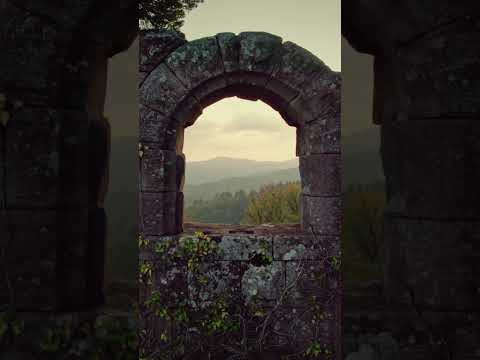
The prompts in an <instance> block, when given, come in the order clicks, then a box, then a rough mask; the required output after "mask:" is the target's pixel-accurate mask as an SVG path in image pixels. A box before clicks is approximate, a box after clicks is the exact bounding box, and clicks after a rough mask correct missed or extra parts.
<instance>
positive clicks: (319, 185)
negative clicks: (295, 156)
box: [300, 154, 342, 196]
mask: <svg viewBox="0 0 480 360" xmlns="http://www.w3.org/2000/svg"><path fill="white" fill-rule="evenodd" d="M341 161H342V159H341V155H340V154H321V155H305V156H300V177H301V181H302V192H303V193H304V194H305V195H314V196H319V195H340V194H341V191H342V190H341V188H342V186H341V185H342V178H341Z"/></svg>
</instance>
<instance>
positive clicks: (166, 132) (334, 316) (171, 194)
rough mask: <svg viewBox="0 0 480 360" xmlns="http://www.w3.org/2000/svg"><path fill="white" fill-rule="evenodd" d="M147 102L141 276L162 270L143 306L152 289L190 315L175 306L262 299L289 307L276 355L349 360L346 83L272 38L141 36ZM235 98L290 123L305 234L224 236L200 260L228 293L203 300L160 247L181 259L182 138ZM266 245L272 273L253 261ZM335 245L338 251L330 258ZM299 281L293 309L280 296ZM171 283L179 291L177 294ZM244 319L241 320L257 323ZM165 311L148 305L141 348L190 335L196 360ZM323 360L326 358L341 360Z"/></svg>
mask: <svg viewBox="0 0 480 360" xmlns="http://www.w3.org/2000/svg"><path fill="white" fill-rule="evenodd" d="M139 93H140V145H139V156H140V194H139V198H140V217H139V224H140V232H141V239H143V240H142V241H143V242H145V243H148V244H149V245H148V246H145V247H143V248H142V249H141V261H143V263H141V269H143V270H144V271H143V273H144V275H145V274H148V273H149V270H150V266H151V264H157V265H155V266H154V269H153V271H152V275H151V276H152V278H153V280H152V283H151V284H150V288H149V286H147V287H146V289H144V292H143V295H142V301H143V303H144V304H146V303H148V302H149V301H148V298H149V296H150V297H151V296H152V294H155V289H156V290H157V291H160V293H163V294H169V295H168V297H169V300H168V299H165V298H164V299H163V301H164V303H170V302H171V303H170V306H171V307H172V308H174V307H175V305H174V304H177V307H178V308H181V306H180V305H178V304H179V302H180V301H181V299H183V298H185V297H186V298H187V299H188V302H189V303H193V304H194V305H195V304H197V305H198V304H200V306H204V305H205V304H206V303H208V301H207V300H208V299H209V298H210V297H216V296H218V294H221V293H224V292H226V293H227V294H229V296H233V298H234V299H235V301H234V304H236V305H235V306H244V307H247V306H248V304H249V301H250V299H251V298H252V297H255V298H257V297H259V298H260V305H259V306H260V307H262V308H270V309H272V308H274V307H275V304H276V303H279V304H280V305H279V306H278V309H276V311H275V315H274V317H278V319H276V320H275V321H273V326H274V328H275V327H276V328H275V329H276V331H277V332H278V333H280V334H283V336H274V335H273V334H274V333H275V331H273V332H272V330H271V329H270V328H269V334H271V336H273V338H270V339H269V340H268V342H267V343H268V345H269V347H270V350H271V349H276V350H277V351H280V350H279V349H282V346H283V350H285V349H286V347H288V346H289V348H290V351H297V352H298V351H300V349H301V348H302V346H303V347H304V348H303V350H304V351H305V350H307V349H308V345H311V346H313V345H312V344H315V343H316V342H317V343H318V346H320V347H322V351H324V350H325V349H328V351H330V352H335V353H336V356H337V358H338V359H340V356H341V355H340V354H341V351H340V348H339V342H338V340H339V339H340V321H339V319H340V317H339V316H340V282H339V277H338V269H337V270H332V266H334V265H332V262H335V261H339V255H340V254H339V247H338V243H339V234H340V226H341V167H340V161H341V155H340V74H339V73H336V72H333V71H331V70H330V69H329V68H328V67H327V66H326V65H325V64H324V63H323V62H322V61H321V60H319V59H318V58H316V57H315V56H313V55H312V54H311V53H309V52H308V51H306V50H305V49H302V48H300V47H299V46H297V45H295V44H293V43H291V42H283V40H282V39H281V38H279V37H277V36H274V35H271V34H268V33H255V32H245V33H241V34H239V35H235V34H232V33H222V34H218V35H216V36H213V37H208V38H203V39H199V40H194V41H191V42H187V41H186V40H185V38H184V36H183V35H182V34H180V33H176V32H155V31H146V32H143V33H142V34H141V38H140V75H139ZM231 96H237V97H240V98H243V99H247V100H262V101H264V102H265V103H267V104H269V105H270V106H271V107H272V108H273V109H275V110H277V111H278V112H279V113H280V114H281V116H282V117H283V119H284V120H285V121H286V122H287V124H288V125H290V126H294V127H296V128H297V155H298V156H299V157H300V175H301V179H302V198H301V204H302V206H301V208H302V213H301V228H300V227H297V228H296V232H295V231H294V232H290V233H287V234H285V233H283V235H282V234H278V235H277V236H273V235H272V234H273V233H274V232H275V228H272V229H270V231H271V232H270V234H268V233H267V234H265V235H259V234H258V233H255V232H253V233H252V235H245V233H243V234H235V235H219V234H218V231H219V229H216V234H215V232H213V235H212V239H213V241H214V242H215V243H216V244H217V247H218V248H219V249H220V250H222V251H223V252H224V254H223V255H222V257H216V258H214V259H208V261H206V262H205V261H202V262H201V265H200V266H201V271H199V274H200V275H199V276H200V277H205V276H207V280H208V279H210V280H211V281H212V282H213V281H216V282H217V283H218V282H220V285H218V284H217V285H216V286H215V288H214V289H206V290H205V289H203V290H198V289H197V288H196V286H197V287H198V286H199V287H201V286H202V283H201V281H197V280H198V279H196V278H195V276H194V275H192V274H190V272H189V271H188V269H187V268H186V267H185V266H186V265H185V264H182V263H181V262H174V263H173V264H170V266H168V265H167V264H168V263H169V261H170V259H168V258H162V257H160V255H159V254H158V253H155V251H152V248H153V249H155V248H162V246H165V244H172V243H173V244H174V245H169V246H171V247H172V250H171V251H172V253H170V254H171V256H172V257H174V256H173V253H175V251H176V250H175V249H178V248H182V246H183V245H182V241H183V240H182V239H183V238H182V236H181V234H182V232H183V230H184V229H183V193H182V187H183V183H184V174H185V156H184V154H183V153H182V148H183V136H184V129H185V127H188V126H192V125H193V124H194V123H195V121H196V119H197V118H198V117H199V116H200V114H201V113H202V109H203V108H205V107H207V106H208V105H210V104H212V103H215V102H217V101H219V100H221V99H223V98H225V97H231ZM201 230H205V229H201ZM240 231H241V232H244V231H245V229H241V230H240ZM259 243H262V246H261V248H262V254H261V256H263V257H265V256H267V257H269V258H270V257H271V261H269V262H268V264H263V265H262V261H260V262H259V263H257V264H256V265H255V264H252V261H253V262H255V261H257V260H258V261H259V259H257V258H255V256H254V255H253V254H254V253H255V252H256V251H258V250H259V246H260V245H259ZM162 244H163V245H162ZM326 244H328V247H329V248H331V246H334V249H335V250H331V251H333V252H330V253H328V255H327V253H326V251H327V250H326V248H327V246H326ZM332 244H333V245H332ZM335 246H336V247H335ZM312 247H313V249H311V248H312ZM164 250H165V249H164ZM310 250H311V251H310ZM319 252H320V253H321V254H322V255H321V256H320V255H319ZM303 255H305V256H303ZM327 258H329V260H326V259H327ZM299 259H302V261H300V260H299ZM333 259H335V260H333ZM303 260H304V261H303ZM300 263H301V264H302V266H306V267H307V268H308V270H306V271H305V272H301V271H300V270H299V268H298V267H296V265H298V264H300ZM149 264H150V265H149ZM335 264H336V263H335ZM296 274H302V275H301V276H300V279H297V281H298V284H297V285H296V286H295V287H293V288H292V289H290V290H291V291H292V292H293V293H295V294H296V296H293V297H292V295H291V294H290V295H289V296H288V299H284V296H282V293H283V291H284V290H285V289H286V288H289V287H290V286H289V284H290V283H291V282H292V279H293V278H294V277H295V275H296ZM316 275H318V277H322V276H324V277H325V278H324V280H325V281H326V285H325V284H324V285H325V286H323V287H322V284H317V285H318V286H316V285H314V281H315V279H314V278H315V277H316ZM309 276H310V277H311V278H309ZM317 280H318V279H317ZM145 281H147V282H148V281H149V280H148V279H147V280H145ZM205 281H206V280H205ZM171 284H176V285H175V288H172V285H171ZM179 284H183V285H181V286H180V289H179V288H176V286H178V285H179ZM152 289H153V290H152ZM158 289H160V290H158ZM174 294H177V296H173V295H174ZM172 296H173V297H172ZM202 296H203V297H202ZM312 296H317V298H316V299H312V298H311V297H312ZM307 298H309V299H310V300H309V301H311V302H313V303H314V305H311V306H312V307H315V305H316V306H318V307H319V308H322V309H323V310H322V311H324V312H325V314H324V315H325V318H324V319H323V320H319V319H318V318H315V315H314V314H313V313H312V311H311V310H312V309H311V308H309V305H307V302H308V301H307ZM157 300H158V299H157ZM157 305H158V304H157ZM190 305H191V304H190ZM190 309H191V307H190ZM302 309H303V311H302ZM237 310H238V309H237ZM163 311H166V310H165V309H164V310H163ZM238 311H239V313H238V314H237V316H241V315H245V317H248V316H247V314H246V313H245V314H243V312H242V311H240V310H238ZM297 311H298V312H297ZM152 312H153V314H155V313H157V315H156V316H155V315H152ZM158 312H159V311H158V309H157V311H155V310H152V308H151V307H149V306H146V307H145V308H144V309H143V311H142V313H141V319H142V321H143V324H142V326H143V327H142V330H144V331H145V333H146V334H149V336H146V337H144V339H143V342H142V343H141V346H142V347H143V348H142V351H144V352H145V353H144V354H147V355H146V356H148V354H152V353H153V354H154V353H155V351H157V352H159V351H164V352H165V351H167V349H171V346H170V345H171V344H170V342H169V341H165V342H163V343H162V342H161V341H158V340H157V341H156V340H155V339H158V338H159V337H160V338H161V334H162V333H165V334H167V333H168V334H169V335H168V336H166V338H168V339H171V338H177V339H183V337H182V336H185V340H184V341H185V344H189V345H188V346H187V347H188V349H189V350H191V351H193V352H194V349H195V348H196V347H195V345H192V344H191V341H192V340H191V334H190V335H188V331H187V330H185V331H186V332H185V331H184V332H181V333H178V331H179V330H178V328H179V327H180V328H181V326H180V325H179V324H178V323H177V324H175V322H173V324H172V322H169V321H165V319H161V318H160V317H159V316H158ZM265 312H267V313H268V310H265ZM161 313H163V314H164V312H161ZM300 313H302V314H304V315H305V316H301V315H299V314H300ZM148 314H150V315H148ZM279 314H282V315H279ZM271 316H273V315H271ZM268 317H270V316H268ZM257 320H258V319H257ZM312 320H313V322H312ZM162 324H163V325H162ZM250 325H252V324H250ZM250 325H249V326H250ZM257 325H258V324H257ZM168 329H170V331H167V330H168ZM175 329H177V330H175ZM172 331H173V332H172ZM247 332H248V336H247V337H246V338H247V339H248V341H247V342H252V340H254V339H257V338H260V339H261V338H262V335H261V334H262V331H261V327H258V326H257V327H256V328H255V326H254V327H253V329H250V328H249V330H248V331H247ZM181 334H183V335H182V336H181ZM203 335H205V334H203ZM277 335H278V334H277ZM236 336H238V334H237V335H236ZM149 339H153V340H149ZM169 344H170V345H169ZM162 346H163V348H162ZM161 349H163V350H161ZM279 353H281V351H280V352H279ZM310 355H311V354H310ZM190 356H195V355H192V354H190ZM317 356H321V357H325V358H327V357H328V356H332V353H330V355H328V354H325V353H318V354H317Z"/></svg>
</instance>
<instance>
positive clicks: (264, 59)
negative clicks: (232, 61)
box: [238, 32, 282, 75]
mask: <svg viewBox="0 0 480 360" xmlns="http://www.w3.org/2000/svg"><path fill="white" fill-rule="evenodd" d="M238 38H239V41H240V56H239V65H240V70H242V71H253V72H259V73H262V74H267V75H270V74H272V73H273V71H274V70H275V69H276V67H278V66H279V65H278V64H279V62H280V60H281V58H280V56H281V51H282V38H281V37H279V36H275V35H272V34H268V33H264V32H243V33H240V34H239V35H238Z"/></svg>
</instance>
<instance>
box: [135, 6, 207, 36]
mask: <svg viewBox="0 0 480 360" xmlns="http://www.w3.org/2000/svg"><path fill="white" fill-rule="evenodd" d="M202 2H203V0H140V2H139V5H138V11H139V14H138V18H139V20H140V28H144V29H145V28H150V29H151V28H155V29H169V30H178V29H179V28H180V27H181V26H182V25H183V19H184V18H185V14H186V12H187V11H190V10H193V9H194V8H196V7H197V6H198V4H199V3H202Z"/></svg>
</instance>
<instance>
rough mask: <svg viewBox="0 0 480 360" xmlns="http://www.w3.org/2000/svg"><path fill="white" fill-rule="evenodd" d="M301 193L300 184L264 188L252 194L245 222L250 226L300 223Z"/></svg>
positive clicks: (292, 183)
mask: <svg viewBox="0 0 480 360" xmlns="http://www.w3.org/2000/svg"><path fill="white" fill-rule="evenodd" d="M300 192H301V187H300V183H299V182H290V183H286V184H276V185H273V184H268V185H265V186H263V187H262V188H261V189H260V190H259V191H258V192H252V193H251V194H250V201H249V204H248V208H247V211H246V214H245V222H246V223H249V224H266V223H269V224H281V223H297V222H299V220H300V216H299V198H300Z"/></svg>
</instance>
